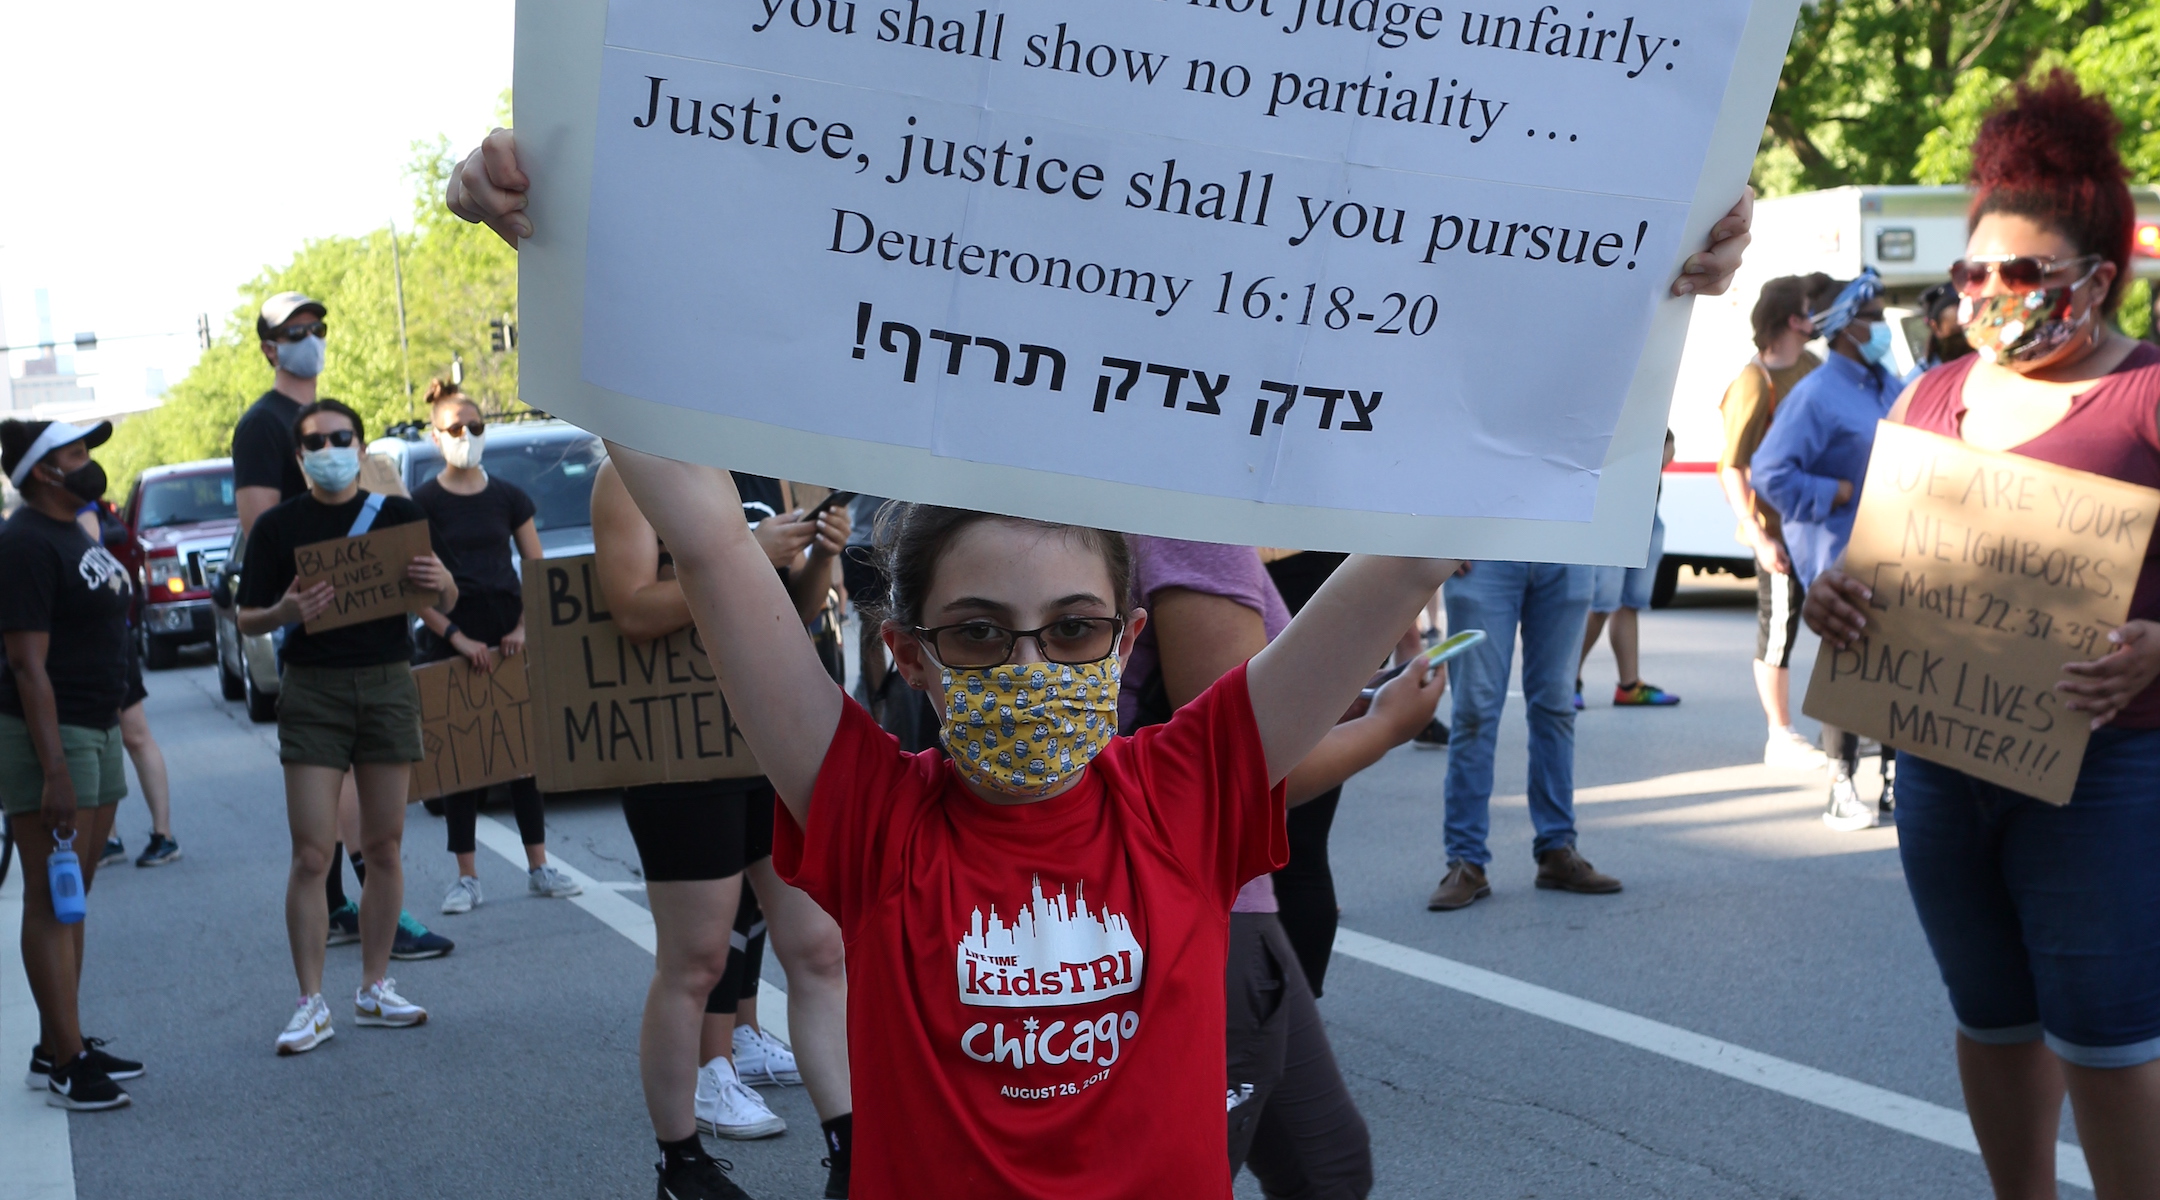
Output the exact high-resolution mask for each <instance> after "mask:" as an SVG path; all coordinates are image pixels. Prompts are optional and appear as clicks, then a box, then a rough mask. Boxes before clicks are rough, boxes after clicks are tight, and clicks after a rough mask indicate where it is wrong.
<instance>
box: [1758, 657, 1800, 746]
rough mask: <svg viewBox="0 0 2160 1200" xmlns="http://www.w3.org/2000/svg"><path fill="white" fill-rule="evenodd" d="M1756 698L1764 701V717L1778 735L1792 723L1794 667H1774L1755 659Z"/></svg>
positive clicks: (1772, 731)
mask: <svg viewBox="0 0 2160 1200" xmlns="http://www.w3.org/2000/svg"><path fill="white" fill-rule="evenodd" d="M1754 664H1755V698H1756V699H1758V700H1761V701H1762V710H1763V717H1764V718H1765V719H1766V720H1768V721H1769V722H1770V736H1771V737H1776V736H1778V735H1779V734H1781V733H1783V732H1785V730H1786V728H1787V727H1788V726H1790V725H1791V724H1792V668H1790V667H1773V666H1771V665H1770V664H1769V663H1766V662H1764V661H1763V660H1761V659H1759V658H1758V659H1755V660H1754Z"/></svg>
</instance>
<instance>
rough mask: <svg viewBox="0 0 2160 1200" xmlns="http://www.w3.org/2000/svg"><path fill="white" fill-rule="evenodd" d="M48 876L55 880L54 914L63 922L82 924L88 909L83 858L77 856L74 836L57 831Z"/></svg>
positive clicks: (49, 860) (47, 870)
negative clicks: (84, 896) (84, 885)
mask: <svg viewBox="0 0 2160 1200" xmlns="http://www.w3.org/2000/svg"><path fill="white" fill-rule="evenodd" d="M45 877H46V880H47V881H48V882H49V883H51V884H52V906H53V916H54V917H56V918H58V919H59V921H60V923H61V924H62V925H75V924H79V923H80V922H81V921H82V919H83V913H84V912H85V911H86V910H87V909H86V905H85V904H84V902H83V881H82V862H81V861H80V860H79V859H77V858H76V857H75V839H74V837H73V836H70V837H68V838H66V839H65V840H62V839H61V837H60V835H58V834H54V835H53V852H52V857H51V858H48V859H46V860H45Z"/></svg>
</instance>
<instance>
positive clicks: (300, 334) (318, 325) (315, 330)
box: [270, 321, 330, 342]
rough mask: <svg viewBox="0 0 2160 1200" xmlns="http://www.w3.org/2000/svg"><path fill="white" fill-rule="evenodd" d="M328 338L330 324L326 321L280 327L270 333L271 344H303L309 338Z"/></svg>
mask: <svg viewBox="0 0 2160 1200" xmlns="http://www.w3.org/2000/svg"><path fill="white" fill-rule="evenodd" d="M328 336H330V324H329V322H327V321H310V322H309V323H307V324H305V325H280V326H278V327H277V328H276V329H273V330H271V331H270V340H271V341H273V342H304V341H306V340H307V339H309V338H311V337H328Z"/></svg>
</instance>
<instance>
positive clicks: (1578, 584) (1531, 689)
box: [1442, 562, 1592, 867]
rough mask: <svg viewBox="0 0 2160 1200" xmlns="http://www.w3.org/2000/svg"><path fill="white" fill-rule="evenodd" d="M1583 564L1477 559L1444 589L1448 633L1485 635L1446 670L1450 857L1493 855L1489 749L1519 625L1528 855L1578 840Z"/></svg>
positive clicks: (1586, 575) (1587, 575)
mask: <svg viewBox="0 0 2160 1200" xmlns="http://www.w3.org/2000/svg"><path fill="white" fill-rule="evenodd" d="M1591 572H1592V569H1591V568H1589V567H1571V566H1559V565H1555V564H1551V563H1519V562H1480V563H1478V564H1476V565H1475V566H1473V567H1472V568H1471V570H1470V573H1469V574H1468V575H1458V576H1456V577H1455V578H1453V579H1450V580H1448V581H1447V585H1446V587H1445V588H1443V589H1442V591H1443V593H1444V595H1445V597H1446V600H1447V617H1448V632H1449V633H1461V632H1462V631H1463V630H1465V629H1482V630H1484V631H1485V640H1484V641H1483V642H1481V643H1479V644H1478V645H1477V646H1475V647H1473V648H1472V649H1470V650H1469V651H1468V652H1466V653H1464V654H1462V655H1461V656H1459V657H1457V658H1456V659H1455V661H1454V662H1453V663H1452V664H1451V670H1450V671H1449V675H1448V683H1449V686H1450V689H1451V690H1452V691H1453V692H1454V693H1455V728H1454V729H1453V730H1452V731H1451V735H1450V737H1449V738H1448V769H1447V825H1446V837H1447V856H1448V862H1449V863H1451V864H1452V863H1458V862H1466V863H1472V864H1475V865H1477V866H1480V867H1482V866H1484V865H1485V864H1486V863H1489V862H1491V861H1492V852H1491V851H1490V850H1487V849H1486V848H1485V837H1486V835H1487V834H1488V833H1489V832H1490V831H1491V829H1492V814H1491V806H1492V781H1493V747H1494V745H1495V744H1496V743H1497V742H1498V741H1499V740H1500V710H1501V708H1502V707H1503V706H1504V705H1505V704H1506V703H1507V692H1508V675H1509V671H1510V668H1511V663H1512V660H1513V659H1514V657H1515V631H1516V628H1517V627H1518V626H1519V627H1520V628H1521V629H1522V645H1523V699H1524V700H1525V701H1526V705H1525V707H1526V708H1527V709H1528V710H1529V711H1528V716H1529V722H1530V823H1531V825H1532V826H1533V827H1535V828H1536V830H1537V840H1536V841H1534V842H1533V843H1531V847H1530V849H1531V853H1532V854H1533V855H1536V854H1543V853H1545V852H1546V851H1547V850H1557V849H1560V848H1562V847H1565V846H1572V845H1574V844H1575V700H1574V697H1575V686H1574V684H1575V664H1576V661H1577V660H1578V659H1579V658H1580V657H1581V655H1582V636H1583V621H1584V619H1585V618H1586V617H1588V616H1589V613H1590V586H1591Z"/></svg>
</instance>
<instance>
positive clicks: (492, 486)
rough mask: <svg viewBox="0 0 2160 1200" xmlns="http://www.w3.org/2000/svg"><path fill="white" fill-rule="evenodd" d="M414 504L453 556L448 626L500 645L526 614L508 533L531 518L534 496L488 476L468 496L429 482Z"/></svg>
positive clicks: (416, 492)
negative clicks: (453, 595) (454, 589)
mask: <svg viewBox="0 0 2160 1200" xmlns="http://www.w3.org/2000/svg"><path fill="white" fill-rule="evenodd" d="M413 501H414V502H415V503H417V504H418V505H419V506H420V508H421V510H422V511H424V512H426V513H427V518H428V525H429V527H430V528H431V529H432V530H433V531H434V537H435V540H436V541H439V542H441V543H443V544H444V545H446V546H448V547H450V551H451V553H453V554H455V555H457V584H458V602H457V607H456V608H455V609H452V610H451V611H450V613H449V614H448V615H449V617H450V620H451V622H452V623H453V624H455V625H456V626H457V627H458V629H459V631H460V632H462V633H464V634H465V636H466V637H469V638H475V639H477V640H479V641H481V642H484V643H486V644H487V645H490V646H492V645H494V644H496V643H497V642H500V641H502V639H503V635H504V634H506V633H509V632H510V631H511V630H513V629H516V628H517V623H518V619H519V618H520V617H522V616H523V615H524V612H525V603H524V594H523V593H524V589H523V587H522V585H521V584H520V583H519V582H518V577H517V572H516V571H515V570H513V569H512V568H511V566H510V545H511V535H512V534H514V533H516V532H517V530H518V527H519V526H521V525H523V524H525V522H527V521H530V520H532V518H533V513H534V512H535V511H536V510H535V509H534V507H533V502H532V497H530V496H528V495H526V494H525V492H524V490H523V489H522V488H519V487H518V486H517V485H516V484H511V483H504V482H503V481H502V480H500V479H496V478H494V477H492V476H490V477H489V479H488V481H487V486H486V487H484V488H482V489H480V491H479V492H477V493H475V494H474V495H470V496H460V495H458V494H457V493H456V492H453V491H451V490H450V489H449V488H446V487H444V486H443V485H442V480H441V479H440V478H436V479H430V480H428V481H427V482H426V483H423V484H421V485H420V486H419V487H418V488H416V489H414V491H413ZM444 561H445V562H447V561H449V560H448V559H445V560H444Z"/></svg>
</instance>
